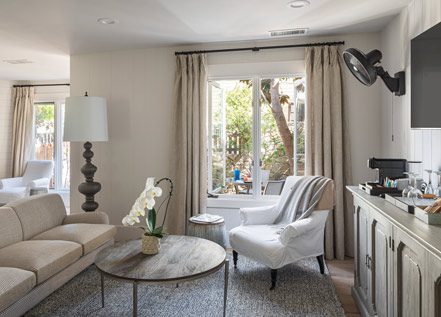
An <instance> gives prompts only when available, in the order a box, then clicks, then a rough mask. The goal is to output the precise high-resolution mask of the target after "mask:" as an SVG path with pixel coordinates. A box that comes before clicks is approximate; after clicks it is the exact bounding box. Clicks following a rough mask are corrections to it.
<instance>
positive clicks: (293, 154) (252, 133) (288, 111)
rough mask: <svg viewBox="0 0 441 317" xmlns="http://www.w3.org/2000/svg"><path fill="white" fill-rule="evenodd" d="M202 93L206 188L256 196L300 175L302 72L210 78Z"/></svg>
mask: <svg viewBox="0 0 441 317" xmlns="http://www.w3.org/2000/svg"><path fill="white" fill-rule="evenodd" d="M208 92H209V96H208V97H209V142H208V166H209V173H208V178H209V179H208V186H209V190H210V191H211V192H215V193H219V194H229V195H237V194H245V195H253V196H254V197H259V196H260V195H261V194H262V193H265V188H266V186H267V185H268V183H269V182H272V183H274V182H277V181H283V180H284V179H285V178H286V177H287V176H289V175H303V174H304V156H305V145H304V142H305V137H304V118H305V80H304V77H303V76H286V77H282V76H280V77H255V78H239V79H222V80H214V79H213V80H210V81H209V91H208ZM255 162H258V164H255ZM255 188H258V189H259V190H254V189H255Z"/></svg>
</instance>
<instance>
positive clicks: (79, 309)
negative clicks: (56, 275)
mask: <svg viewBox="0 0 441 317" xmlns="http://www.w3.org/2000/svg"><path fill="white" fill-rule="evenodd" d="M230 265H231V266H230V279H229V288H228V309H227V316H241V317H243V316H265V317H267V316H344V312H343V309H342V307H341V304H340V302H339V300H338V298H337V294H336V292H335V288H334V285H333V283H332V281H331V278H330V276H329V275H327V274H326V275H321V274H320V272H319V269H318V263H317V261H316V259H315V258H311V259H307V260H303V261H300V262H298V263H296V264H292V265H288V266H286V267H284V268H282V269H280V270H279V274H278V284H277V287H276V289H275V290H274V291H270V290H269V286H270V277H269V275H270V270H269V269H268V268H266V267H264V266H263V265H261V264H258V263H256V262H254V261H251V260H248V259H246V258H245V257H240V256H239V262H238V269H236V270H235V269H233V267H232V261H231V262H230ZM327 273H328V272H327ZM105 283H106V288H105V289H106V293H105V294H106V295H105V296H106V297H105V298H106V307H105V308H101V291H100V277H99V273H98V271H97V269H96V268H95V267H94V266H91V267H90V268H89V269H87V270H85V271H84V272H83V273H81V274H79V275H78V276H76V277H75V278H74V279H72V280H71V281H70V282H68V283H67V284H65V285H64V286H63V287H61V288H60V289H59V290H57V291H56V292H54V293H53V294H52V295H50V296H49V297H48V298H46V299H45V300H43V301H42V302H41V303H40V304H39V305H38V306H36V307H35V308H34V309H32V310H31V311H29V312H28V313H27V314H26V315H25V316H27V317H29V316H45V317H46V316H131V313H132V287H131V284H126V283H123V282H120V281H115V280H110V279H106V281H105ZM138 298H139V302H138V316H152V317H162V316H195V317H196V316H197V317H204V316H209V317H216V316H222V307H223V306H222V305H223V270H221V271H219V272H217V273H215V274H213V275H211V276H208V277H205V278H202V279H199V280H196V281H191V282H185V283H182V284H180V285H179V288H176V287H175V286H174V285H172V284H166V285H147V284H140V285H139V286H138Z"/></svg>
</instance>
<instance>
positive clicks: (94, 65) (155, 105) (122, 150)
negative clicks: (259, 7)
mask: <svg viewBox="0 0 441 317" xmlns="http://www.w3.org/2000/svg"><path fill="white" fill-rule="evenodd" d="M322 40H325V41H333V40H344V41H346V46H348V47H358V48H360V49H362V50H369V49H373V48H378V47H379V45H380V41H379V35H378V34H351V35H341V36H334V37H326V38H300V39H297V40H290V41H278V43H279V44H286V43H295V42H297V43H304V42H308V41H309V42H316V41H322ZM270 43H271V44H274V41H273V42H268V41H267V42H249V43H234V44H233V43H230V44H216V45H215V44H210V45H201V46H197V47H179V48H176V47H169V48H156V49H144V50H129V51H118V52H108V53H97V54H88V55H77V56H72V57H71V72H70V73H71V95H72V96H76V95H83V94H84V92H85V91H88V92H89V95H97V96H104V97H106V98H107V101H108V118H109V137H110V140H109V142H106V143H101V144H99V143H95V144H94V145H93V150H94V152H95V157H94V159H93V161H94V163H95V165H97V166H98V172H97V173H96V175H95V179H96V180H97V181H99V182H101V184H102V191H101V192H100V193H99V194H98V195H97V196H96V199H97V201H98V202H99V203H100V208H99V209H100V210H104V211H107V212H108V213H109V215H110V220H111V222H112V223H114V224H119V223H120V221H121V218H122V217H123V216H124V215H125V213H127V212H128V210H129V209H130V207H131V205H132V203H133V201H134V200H135V198H136V197H137V195H138V194H139V192H140V191H141V189H142V187H143V185H144V182H145V178H146V177H147V176H158V177H159V176H163V175H169V161H170V146H171V141H172V139H171V138H172V135H171V131H172V89H173V78H174V71H175V57H174V54H173V53H174V51H176V50H182V49H192V48H197V49H208V48H221V47H234V46H255V45H268V44H270ZM303 59H304V49H302V48H297V49H285V50H269V51H261V52H235V53H222V54H210V55H209V60H208V62H209V67H210V68H211V69H217V71H219V69H222V65H229V66H228V67H231V64H235V65H237V67H238V68H240V67H242V66H241V64H243V63H268V62H277V63H278V64H280V62H292V63H293V64H294V63H298V61H302V60H303ZM296 61H297V62H296ZM342 68H343V83H344V89H345V94H344V103H345V106H346V110H347V112H346V116H347V120H348V122H349V130H350V134H351V144H350V147H349V148H350V150H351V155H352V162H353V168H352V173H353V179H354V183H358V182H360V181H363V180H367V179H370V178H372V177H373V175H374V174H373V172H372V171H371V170H369V169H368V168H367V167H366V159H367V158H368V157H371V156H378V155H379V153H380V143H379V140H380V122H379V120H378V118H379V115H380V101H381V100H380V90H379V89H380V88H379V85H378V84H375V85H374V86H373V87H370V88H367V87H365V86H363V85H361V84H360V83H358V82H357V81H356V80H355V79H354V78H353V77H352V75H351V74H349V72H348V71H347V70H346V67H345V66H344V65H342ZM217 74H219V73H217ZM81 153H82V149H81V145H79V144H76V145H73V146H72V156H71V167H72V169H71V173H72V180H71V181H72V184H71V186H72V187H71V188H72V191H71V210H72V212H75V210H80V205H81V203H82V201H83V199H84V198H83V196H82V195H80V194H79V193H78V191H77V189H76V188H77V186H78V184H79V183H80V182H82V181H83V176H82V175H81V173H80V172H79V170H80V167H81V166H82V165H83V164H84V163H83V162H84V161H83V158H82V156H81ZM236 212H237V211H236ZM351 215H352V213H350V215H349V218H348V221H351V219H350V217H351ZM170 216H173V211H172V212H171V213H170Z"/></svg>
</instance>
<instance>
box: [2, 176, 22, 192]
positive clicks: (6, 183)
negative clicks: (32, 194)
mask: <svg viewBox="0 0 441 317" xmlns="http://www.w3.org/2000/svg"><path fill="white" fill-rule="evenodd" d="M21 186H23V177H11V178H3V179H0V189H4V188H6V187H21Z"/></svg>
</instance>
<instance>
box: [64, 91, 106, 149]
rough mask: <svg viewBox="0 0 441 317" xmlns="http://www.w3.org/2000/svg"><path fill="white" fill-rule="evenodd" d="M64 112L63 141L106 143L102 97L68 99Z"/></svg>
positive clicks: (103, 100)
mask: <svg viewBox="0 0 441 317" xmlns="http://www.w3.org/2000/svg"><path fill="white" fill-rule="evenodd" d="M65 107H66V108H65V112H64V136H63V140H64V141H72V142H75V141H81V142H86V141H90V142H97V141H107V140H108V139H109V137H108V133H107V105H106V99H105V98H102V97H86V96H84V97H68V98H66V106H65Z"/></svg>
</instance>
